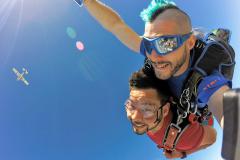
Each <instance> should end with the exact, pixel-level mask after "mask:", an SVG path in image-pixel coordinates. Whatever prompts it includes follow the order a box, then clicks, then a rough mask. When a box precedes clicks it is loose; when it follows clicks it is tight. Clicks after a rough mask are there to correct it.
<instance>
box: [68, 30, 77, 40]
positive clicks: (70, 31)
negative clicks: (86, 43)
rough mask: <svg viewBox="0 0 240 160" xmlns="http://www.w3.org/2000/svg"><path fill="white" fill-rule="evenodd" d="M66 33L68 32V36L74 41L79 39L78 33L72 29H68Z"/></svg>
mask: <svg viewBox="0 0 240 160" xmlns="http://www.w3.org/2000/svg"><path fill="white" fill-rule="evenodd" d="M66 32H67V35H68V36H69V37H70V38H72V39H74V38H76V37H77V33H76V31H75V30H74V29H73V28H72V27H67V30H66Z"/></svg>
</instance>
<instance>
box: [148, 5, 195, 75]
mask: <svg viewBox="0 0 240 160" xmlns="http://www.w3.org/2000/svg"><path fill="white" fill-rule="evenodd" d="M184 17H185V15H183V14H182V13H179V11H177V10H176V9H169V10H166V11H164V12H163V13H162V14H160V15H158V17H157V18H156V19H155V20H154V21H153V22H147V23H146V25H145V33H144V37H147V38H151V39H152V38H156V37H159V36H163V35H183V34H187V33H189V32H190V31H191V25H190V24H189V23H190V22H188V20H187V19H186V18H184ZM181 19H182V20H181ZM194 44H195V37H194V36H193V35H191V36H190V38H188V39H187V40H186V41H185V42H184V43H183V45H182V46H181V47H179V48H178V49H177V50H175V51H173V52H171V53H169V54H167V55H165V56H161V55H158V54H157V52H156V51H155V50H152V53H146V55H147V57H148V58H149V59H150V60H151V61H152V66H153V69H154V72H155V75H156V77H157V78H159V79H162V80H165V79H168V78H170V77H172V76H178V75H181V74H182V73H183V72H184V71H186V70H187V68H188V66H189V59H190V50H191V49H192V48H193V47H194Z"/></svg>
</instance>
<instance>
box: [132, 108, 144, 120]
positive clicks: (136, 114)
mask: <svg viewBox="0 0 240 160" xmlns="http://www.w3.org/2000/svg"><path fill="white" fill-rule="evenodd" d="M142 117H143V115H142V113H141V111H140V110H139V109H135V110H134V111H133V113H132V114H131V119H132V120H133V121H138V120H142Z"/></svg>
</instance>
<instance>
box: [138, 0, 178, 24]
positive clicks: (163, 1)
mask: <svg viewBox="0 0 240 160" xmlns="http://www.w3.org/2000/svg"><path fill="white" fill-rule="evenodd" d="M167 6H176V4H175V3H174V2H172V1H171V0H152V2H151V3H150V4H149V6H148V7H147V8H146V9H144V10H143V11H142V12H141V13H140V17H141V18H142V20H143V21H144V22H145V23H146V22H150V21H151V17H152V15H153V14H154V13H155V12H156V11H157V10H158V9H160V8H164V7H167Z"/></svg>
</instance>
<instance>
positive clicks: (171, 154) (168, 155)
mask: <svg viewBox="0 0 240 160" xmlns="http://www.w3.org/2000/svg"><path fill="white" fill-rule="evenodd" d="M163 154H164V156H165V157H166V158H168V159H173V158H181V157H182V156H183V154H182V153H181V152H178V151H173V152H169V151H166V150H164V151H163Z"/></svg>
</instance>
